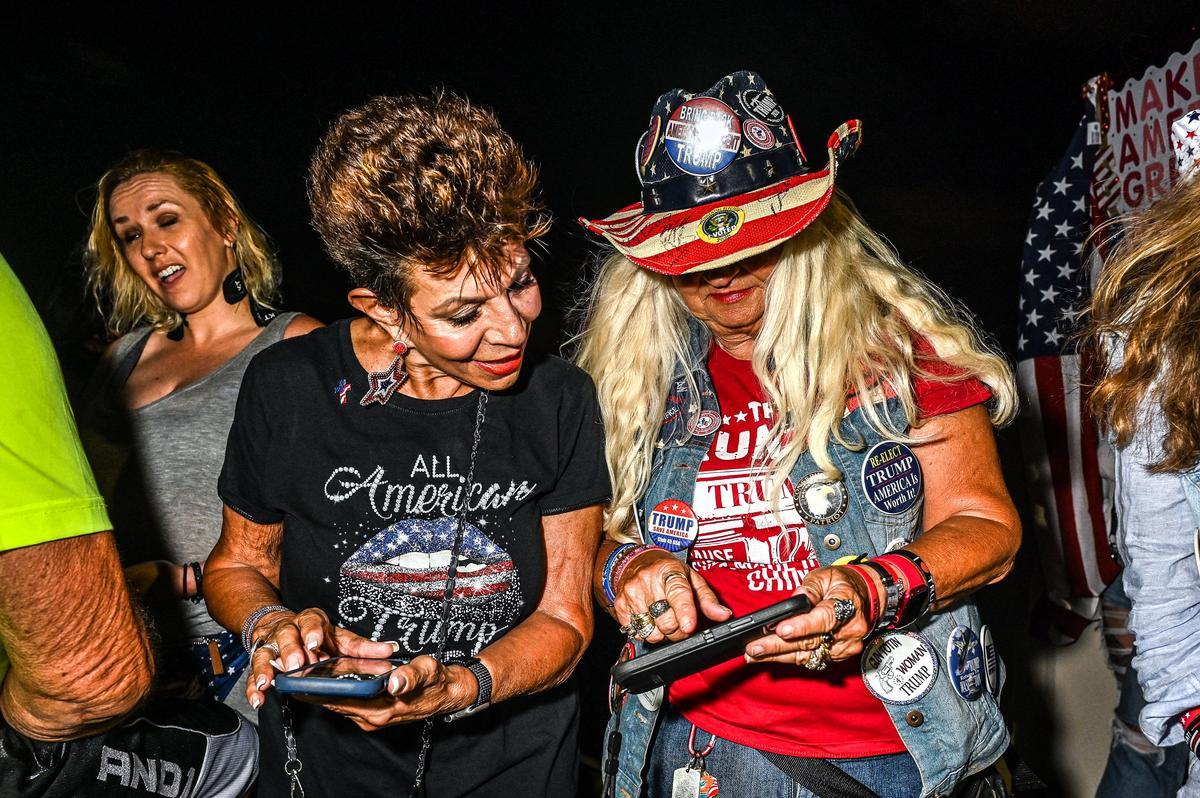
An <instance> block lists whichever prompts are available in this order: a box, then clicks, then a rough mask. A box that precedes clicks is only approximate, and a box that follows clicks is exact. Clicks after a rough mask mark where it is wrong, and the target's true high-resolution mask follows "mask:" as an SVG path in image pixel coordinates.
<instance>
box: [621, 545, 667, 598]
mask: <svg viewBox="0 0 1200 798" xmlns="http://www.w3.org/2000/svg"><path fill="white" fill-rule="evenodd" d="M661 550H662V549H661V547H659V546H655V545H652V544H650V543H643V544H642V545H640V546H634V547H633V548H632V549H630V550H629V551H627V552H625V556H624V557H622V558H621V561H620V562H619V563H617V565H616V567H614V568H613V575H612V588H613V594H614V595H616V592H617V587H618V586H619V585H620V584H621V577H622V576H624V575H625V569H626V568H628V567H629V563H631V562H633V561H634V560H636V559H637V558H638V557H639V556H641V555H643V554H645V553H646V552H648V551H661Z"/></svg>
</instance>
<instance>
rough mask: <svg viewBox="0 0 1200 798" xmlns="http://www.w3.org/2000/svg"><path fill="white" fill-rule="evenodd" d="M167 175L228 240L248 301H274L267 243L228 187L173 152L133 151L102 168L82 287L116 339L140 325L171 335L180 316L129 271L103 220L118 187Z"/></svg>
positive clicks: (275, 272) (275, 283)
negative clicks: (140, 178)
mask: <svg viewBox="0 0 1200 798" xmlns="http://www.w3.org/2000/svg"><path fill="white" fill-rule="evenodd" d="M149 173H161V174H164V175H168V176H170V177H171V178H173V179H174V180H175V182H176V183H178V184H179V187H180V188H182V189H183V190H184V191H186V192H187V193H188V194H190V195H191V196H192V197H193V198H194V199H195V200H196V202H198V203H199V204H200V207H201V209H203V211H204V215H205V216H207V217H208V221H209V224H211V225H212V226H213V228H214V229H215V230H216V231H217V232H218V233H219V234H221V235H223V236H229V237H231V238H232V239H233V242H234V244H233V251H234V255H235V257H236V258H237V262H238V265H239V266H240V267H241V269H242V279H243V282H244V283H245V285H246V291H247V292H248V293H249V294H250V299H251V300H252V301H253V302H256V303H257V304H259V305H261V306H263V307H266V308H270V307H272V306H273V305H274V304H275V303H276V302H277V301H278V295H279V282H280V268H279V261H278V260H277V259H276V258H275V253H274V252H273V250H272V247H271V242H270V239H269V238H268V237H267V234H266V233H265V232H263V229H262V228H261V227H259V226H258V225H257V224H256V223H255V222H254V220H253V219H251V218H250V215H249V214H247V213H246V211H245V210H244V209H243V208H242V206H241V204H240V203H239V202H238V201H237V198H236V197H235V196H234V195H233V192H232V191H230V190H229V186H227V185H225V183H224V181H222V180H221V178H220V177H219V176H218V175H217V173H216V172H215V171H214V170H213V168H212V167H211V166H209V165H208V164H206V163H204V162H203V161H198V160H196V159H195V158H188V157H186V156H184V155H180V154H179V153H176V152H167V151H162V150H138V151H136V152H133V153H130V154H129V155H127V156H126V157H125V158H123V159H122V160H121V161H120V162H119V163H117V164H116V165H115V166H113V167H112V168H111V169H109V170H108V171H107V172H105V173H104V175H103V176H102V177H101V178H100V180H99V182H98V183H97V184H96V204H95V205H94V206H93V207H92V222H91V229H90V230H89V232H88V239H87V246H86V251H85V254H84V261H85V263H84V265H85V269H86V276H87V287H88V291H89V292H90V293H91V295H92V298H93V299H94V300H95V302H96V307H97V309H98V310H99V311H100V315H101V316H102V317H103V318H104V323H105V329H106V330H107V331H108V333H109V335H111V336H112V337H114V338H116V337H117V336H120V335H122V334H124V333H126V332H129V331H130V330H132V329H133V328H134V327H137V326H139V325H141V324H152V325H154V327H156V328H158V329H160V330H174V329H176V328H177V327H179V326H180V325H181V324H183V316H182V315H181V314H180V313H179V312H178V311H175V310H172V309H171V308H168V307H167V306H166V305H164V304H163V303H162V301H161V300H160V299H159V298H158V297H157V296H155V295H154V292H153V291H151V290H150V287H149V286H148V285H146V284H145V283H144V282H143V281H142V279H141V278H140V277H138V276H137V274H136V273H134V271H133V269H132V268H131V267H130V266H129V262H128V261H127V260H126V259H125V253H124V251H123V250H122V248H121V242H120V241H118V240H117V237H116V234H115V232H114V231H113V227H112V220H111V219H109V216H108V203H109V200H111V199H112V194H113V191H115V190H116V188H117V187H118V186H120V185H121V184H122V183H125V182H127V181H129V180H131V179H133V178H134V177H137V176H138V175H142V174H149Z"/></svg>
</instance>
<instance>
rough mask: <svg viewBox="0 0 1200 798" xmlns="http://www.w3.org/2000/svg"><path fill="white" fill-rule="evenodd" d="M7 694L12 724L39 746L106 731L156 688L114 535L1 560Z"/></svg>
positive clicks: (3, 696) (2, 694)
mask: <svg viewBox="0 0 1200 798" xmlns="http://www.w3.org/2000/svg"><path fill="white" fill-rule="evenodd" d="M0 639H3V642H4V648H5V651H6V652H7V655H8V657H9V660H10V667H9V671H8V675H7V677H6V678H5V680H4V684H3V688H2V690H0V709H2V710H3V713H4V717H5V719H6V720H7V721H8V723H9V725H10V726H12V727H13V729H15V730H16V731H18V732H20V733H21V734H23V735H25V736H26V737H30V738H33V739H36V740H47V741H64V740H70V739H74V738H76V737H80V736H83V735H85V734H92V733H95V732H98V731H101V730H102V729H103V728H105V727H106V726H108V725H111V724H112V723H113V722H114V721H116V720H119V719H120V718H121V717H122V716H124V715H126V714H128V713H129V712H131V711H132V710H133V709H134V708H135V707H136V706H137V705H138V703H139V702H140V701H141V700H142V697H143V696H144V695H145V694H146V692H147V691H148V690H149V688H150V681H151V678H152V676H153V657H152V655H151V652H150V646H149V643H148V641H147V638H146V630H145V627H144V626H143V625H142V622H141V620H140V619H139V618H138V616H137V614H136V613H135V612H134V610H133V608H132V606H131V605H130V602H129V594H128V592H127V591H126V588H125V581H124V578H123V575H122V571H121V564H120V561H119V560H118V558H117V551H116V546H115V545H114V544H113V540H112V535H111V533H109V532H98V533H95V534H91V535H84V536H81V537H75V538H67V539H64V540H56V541H51V542H48V543H41V544H38V545H36V546H28V547H25V548H20V549H12V550H10V551H6V552H3V553H0Z"/></svg>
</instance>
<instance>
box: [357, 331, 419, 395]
mask: <svg viewBox="0 0 1200 798" xmlns="http://www.w3.org/2000/svg"><path fill="white" fill-rule="evenodd" d="M392 351H393V352H395V353H396V357H395V359H393V360H392V363H391V365H390V366H388V367H387V368H386V369H384V370H383V371H372V372H371V373H369V374H368V375H367V379H368V381H369V385H368V386H367V392H366V393H365V394H363V398H362V399H361V400H360V401H359V404H360V405H362V406H363V407H366V406H367V405H369V404H372V403H374V402H378V403H379V404H381V405H386V404H387V403H388V400H389V399H391V398H392V394H394V393H395V392H396V390H397V389H398V388H399V387H400V386H401V385H403V384H404V381H405V380H407V379H408V372H407V371H406V370H405V369H404V356H405V355H406V354H408V344H406V343H404V342H403V341H401V340H400V339H399V338H397V339H396V340H395V341H392Z"/></svg>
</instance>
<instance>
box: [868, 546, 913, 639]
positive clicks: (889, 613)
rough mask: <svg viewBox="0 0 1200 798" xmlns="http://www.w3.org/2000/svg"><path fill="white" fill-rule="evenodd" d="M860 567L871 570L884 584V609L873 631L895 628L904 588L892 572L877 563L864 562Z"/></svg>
mask: <svg viewBox="0 0 1200 798" xmlns="http://www.w3.org/2000/svg"><path fill="white" fill-rule="evenodd" d="M858 565H862V566H865V567H867V568H870V569H871V570H872V571H874V572H875V574H876V575H877V576H878V577H879V581H881V582H883V609H882V610H880V611H879V618H878V619H877V620H876V621H875V628H874V629H872V630H871V631H872V632H874V631H875V630H876V629H893V628H895V624H896V616H897V615H898V614H899V612H900V598H901V592H902V591H903V587H902V586H901V585H900V583H899V582H897V581H896V580H895V579H894V578H893V577H892V572H891V571H889V570H888V569H887V568H885V567H884V566H882V565H880V564H879V563H877V562H872V561H871V560H863V561H862V562H860V563H858Z"/></svg>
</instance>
